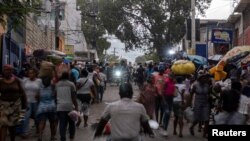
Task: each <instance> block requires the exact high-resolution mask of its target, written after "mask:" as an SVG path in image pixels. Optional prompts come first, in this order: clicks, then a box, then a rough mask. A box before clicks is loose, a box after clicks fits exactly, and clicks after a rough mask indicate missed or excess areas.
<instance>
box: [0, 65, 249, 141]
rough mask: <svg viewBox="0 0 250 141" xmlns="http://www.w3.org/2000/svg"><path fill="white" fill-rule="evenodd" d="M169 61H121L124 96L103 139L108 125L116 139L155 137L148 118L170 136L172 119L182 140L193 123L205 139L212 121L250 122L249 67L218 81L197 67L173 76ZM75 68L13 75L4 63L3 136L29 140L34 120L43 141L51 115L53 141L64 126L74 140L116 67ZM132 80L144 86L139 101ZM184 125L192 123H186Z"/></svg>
mask: <svg viewBox="0 0 250 141" xmlns="http://www.w3.org/2000/svg"><path fill="white" fill-rule="evenodd" d="M172 65H173V64H172V63H171V62H170V63H164V62H161V63H148V64H138V66H136V67H135V66H132V65H131V64H127V62H126V61H122V62H121V64H120V70H121V72H122V73H126V74H127V75H125V77H126V78H128V79H126V80H127V81H124V82H120V84H119V95H120V98H121V99H120V100H119V101H116V102H114V103H111V104H109V105H108V106H107V107H106V108H105V110H104V112H103V115H101V120H100V122H99V124H98V125H97V129H96V132H95V137H98V136H101V135H102V133H103V129H104V128H107V125H109V126H110V128H111V129H110V130H111V131H109V134H110V138H109V140H112V141H124V140H125V141H141V138H140V137H141V135H140V134H141V131H142V130H143V131H144V133H146V134H149V136H150V137H154V133H153V131H152V129H151V128H150V125H149V123H148V121H149V120H155V121H157V122H158V124H159V125H160V128H161V134H162V135H163V136H166V137H167V136H168V134H169V133H168V128H169V127H168V126H169V122H173V126H174V127H173V135H178V136H179V137H180V138H182V137H185V135H183V128H184V127H189V131H190V134H191V135H193V136H194V135H195V131H196V126H197V127H198V128H197V131H198V132H202V133H203V137H204V138H207V136H208V125H209V124H228V125H244V124H249V115H250V108H249V106H250V98H249V97H250V69H249V67H242V68H240V69H239V68H237V67H231V68H230V69H229V70H228V73H227V77H226V78H225V79H223V80H221V81H214V79H213V77H212V76H211V75H210V74H209V72H208V68H207V67H200V68H199V70H197V71H196V72H195V73H194V74H189V75H175V73H174V72H173V70H171V66H172ZM76 66H77V65H76V63H70V64H65V63H61V64H59V65H57V66H54V65H53V64H52V63H50V62H46V61H43V62H41V63H40V64H39V65H36V66H35V67H34V66H33V67H32V66H30V65H29V64H26V66H24V68H25V69H24V71H23V72H22V71H20V72H18V73H16V72H15V71H14V70H15V68H14V67H13V66H12V65H9V64H7V65H4V67H3V73H2V79H0V140H1V141H5V140H6V137H7V135H8V134H9V136H10V139H11V141H15V136H16V135H20V136H21V137H22V138H24V139H25V138H29V135H30V129H29V127H30V125H29V124H30V120H31V119H32V120H34V126H35V129H36V133H37V135H38V137H37V138H38V141H42V140H43V132H44V128H45V126H46V121H47V120H48V121H49V123H50V129H51V140H56V134H57V129H58V130H59V134H60V140H61V141H66V140H67V137H66V135H67V134H66V131H67V130H69V139H70V140H74V135H75V131H76V127H77V126H80V124H81V121H82V119H83V124H84V127H87V126H88V117H89V114H90V113H89V110H90V107H91V104H98V103H100V102H102V99H103V94H104V91H105V89H106V88H107V87H106V84H107V83H112V82H113V74H114V70H115V68H116V67H115V66H111V65H110V64H105V65H98V64H95V63H94V64H86V65H85V66H84V67H82V68H78V67H76ZM118 66H119V65H118ZM118 66H117V68H119V67H118ZM232 66H233V65H232ZM132 85H134V86H135V85H136V86H138V87H139V90H140V94H139V96H138V98H137V99H136V100H135V101H133V100H132V98H133V88H132ZM172 114H173V117H174V120H173V121H172V120H170V119H171V117H172ZM185 121H188V122H185ZM187 123H189V124H190V126H184V124H187ZM57 127H59V128H57ZM141 127H142V128H141Z"/></svg>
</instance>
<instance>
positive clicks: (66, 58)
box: [64, 56, 73, 61]
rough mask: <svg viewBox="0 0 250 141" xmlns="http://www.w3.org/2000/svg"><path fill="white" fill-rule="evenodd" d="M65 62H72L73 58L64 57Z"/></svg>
mask: <svg viewBox="0 0 250 141" xmlns="http://www.w3.org/2000/svg"><path fill="white" fill-rule="evenodd" d="M64 59H65V60H69V61H73V57H72V56H66V57H64Z"/></svg>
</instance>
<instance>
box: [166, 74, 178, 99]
mask: <svg viewBox="0 0 250 141" xmlns="http://www.w3.org/2000/svg"><path fill="white" fill-rule="evenodd" d="M164 92H165V95H166V96H175V95H178V90H176V87H175V83H174V81H171V80H170V79H169V78H166V79H165V90H164Z"/></svg>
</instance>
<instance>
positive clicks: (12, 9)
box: [0, 0, 40, 28]
mask: <svg viewBox="0 0 250 141" xmlns="http://www.w3.org/2000/svg"><path fill="white" fill-rule="evenodd" d="M2 1H3V2H2V3H0V24H1V25H2V26H3V27H6V24H7V20H6V17H8V18H9V20H10V23H9V24H10V25H11V26H12V28H17V27H18V26H21V25H23V24H24V21H25V17H26V16H27V15H28V14H29V13H31V12H36V9H37V8H38V7H39V6H40V0H26V1H24V2H20V1H19V0H2Z"/></svg>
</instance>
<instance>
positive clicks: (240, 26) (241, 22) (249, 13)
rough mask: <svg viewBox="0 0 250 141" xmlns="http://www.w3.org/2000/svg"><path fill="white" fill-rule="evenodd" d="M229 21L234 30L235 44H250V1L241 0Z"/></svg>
mask: <svg viewBox="0 0 250 141" xmlns="http://www.w3.org/2000/svg"><path fill="white" fill-rule="evenodd" d="M228 22H229V23H230V24H231V25H232V26H233V30H234V42H233V45H234V46H241V45H250V1H249V0H240V1H239V3H238V5H237V6H236V7H235V9H234V11H233V13H232V14H231V15H230V16H229V18H228Z"/></svg>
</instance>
